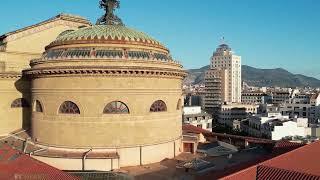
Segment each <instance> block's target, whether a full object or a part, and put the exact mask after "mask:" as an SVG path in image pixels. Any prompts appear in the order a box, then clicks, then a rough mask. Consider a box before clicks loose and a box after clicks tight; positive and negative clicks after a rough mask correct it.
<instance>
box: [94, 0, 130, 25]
mask: <svg viewBox="0 0 320 180" xmlns="http://www.w3.org/2000/svg"><path fill="white" fill-rule="evenodd" d="M100 8H101V9H104V10H105V11H106V13H105V14H104V15H103V16H102V17H101V18H100V19H98V21H97V25H121V26H123V25H124V24H123V23H122V20H121V19H120V18H119V17H118V16H116V15H115V14H114V11H115V9H116V8H120V0H100Z"/></svg>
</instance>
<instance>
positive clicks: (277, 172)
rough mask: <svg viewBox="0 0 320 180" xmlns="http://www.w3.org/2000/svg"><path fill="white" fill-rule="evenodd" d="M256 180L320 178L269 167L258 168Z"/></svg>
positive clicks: (311, 179)
mask: <svg viewBox="0 0 320 180" xmlns="http://www.w3.org/2000/svg"><path fill="white" fill-rule="evenodd" d="M256 179H268V180H272V179H281V180H291V179H299V180H302V179H306V180H319V179H320V177H319V176H316V175H312V174H307V173H300V172H296V171H290V170H285V169H280V168H273V167H268V166H258V167H257V174H256Z"/></svg>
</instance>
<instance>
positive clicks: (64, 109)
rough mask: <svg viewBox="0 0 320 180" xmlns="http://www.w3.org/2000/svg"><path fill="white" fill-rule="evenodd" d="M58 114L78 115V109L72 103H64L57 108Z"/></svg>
mask: <svg viewBox="0 0 320 180" xmlns="http://www.w3.org/2000/svg"><path fill="white" fill-rule="evenodd" d="M59 113H60V114H80V109H79V107H78V106H77V105H76V104H75V103H74V102H72V101H65V102H64V103H62V104H61V106H60V108H59Z"/></svg>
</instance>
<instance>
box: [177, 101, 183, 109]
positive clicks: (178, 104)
mask: <svg viewBox="0 0 320 180" xmlns="http://www.w3.org/2000/svg"><path fill="white" fill-rule="evenodd" d="M181 108H182V105H181V99H179V100H178V103H177V110H181Z"/></svg>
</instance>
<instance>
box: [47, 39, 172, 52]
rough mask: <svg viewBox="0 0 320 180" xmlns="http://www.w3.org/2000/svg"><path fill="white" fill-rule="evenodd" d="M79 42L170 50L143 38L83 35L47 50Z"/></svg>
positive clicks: (59, 42) (53, 45)
mask: <svg viewBox="0 0 320 180" xmlns="http://www.w3.org/2000/svg"><path fill="white" fill-rule="evenodd" d="M78 44H97V45H99V44H121V45H134V46H139V45H140V46H147V47H153V48H159V49H162V50H164V51H169V50H168V49H167V48H166V47H164V46H163V45H161V44H158V43H155V42H154V41H146V40H143V39H130V40H126V39H125V38H121V39H119V38H118V37H115V38H112V37H111V36H108V37H100V38H99V37H93V38H91V37H87V38H85V37H83V38H80V39H76V40H74V39H72V40H59V41H54V42H52V43H51V44H49V45H48V46H47V47H46V50H48V49H51V48H54V47H57V46H66V45H78Z"/></svg>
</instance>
